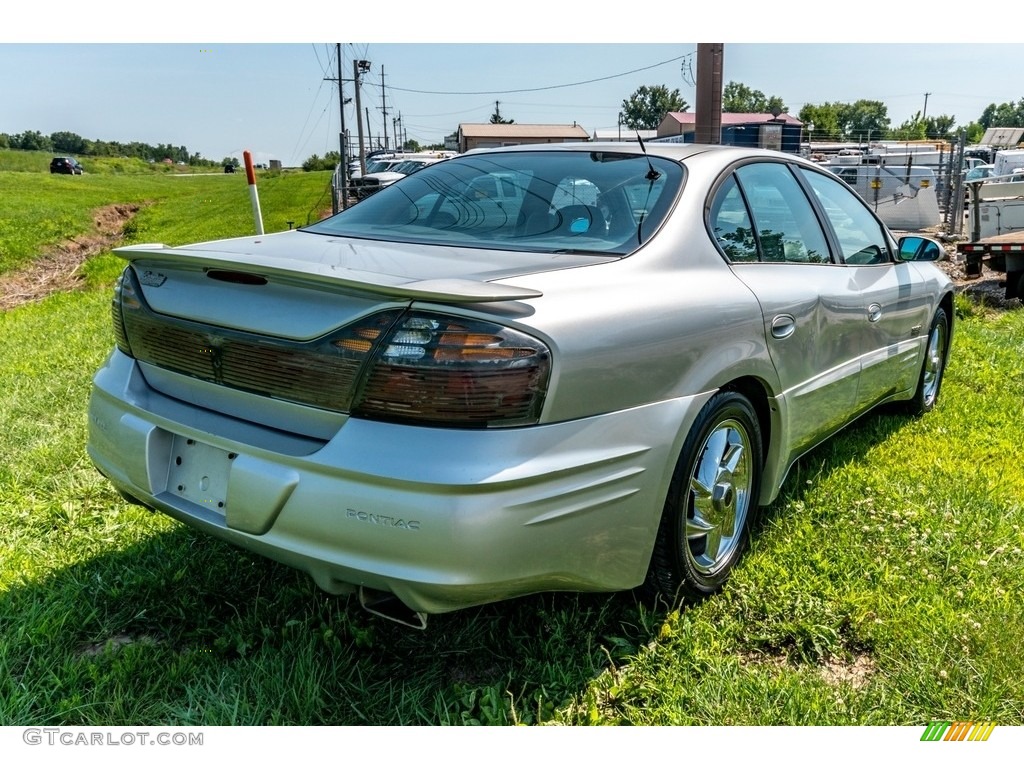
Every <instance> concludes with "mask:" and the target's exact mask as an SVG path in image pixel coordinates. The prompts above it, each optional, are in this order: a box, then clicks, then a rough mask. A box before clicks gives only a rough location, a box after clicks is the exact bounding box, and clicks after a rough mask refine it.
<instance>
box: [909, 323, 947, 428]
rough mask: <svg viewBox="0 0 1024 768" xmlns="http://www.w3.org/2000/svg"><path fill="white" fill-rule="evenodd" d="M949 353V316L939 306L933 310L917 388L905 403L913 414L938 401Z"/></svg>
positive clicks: (932, 405)
mask: <svg viewBox="0 0 1024 768" xmlns="http://www.w3.org/2000/svg"><path fill="white" fill-rule="evenodd" d="M948 354H949V316H948V315H947V314H946V310H944V309H943V308H942V307H939V308H938V309H937V310H935V317H933V318H932V324H931V327H930V328H929V329H928V341H927V343H926V345H925V352H924V363H922V364H921V374H920V375H919V376H918V379H917V390H916V391H915V392H914V397H913V398H912V399H911V400H910V402H909V403H908V405H907V408H908V410H909V411H910V413H911V414H912V415H914V416H923V415H924V414H926V413H928V412H929V411H931V410H932V409H933V408H934V407H935V404H936V403H937V402H938V401H939V391H940V390H941V389H942V377H943V374H945V372H946V357H947V355H948Z"/></svg>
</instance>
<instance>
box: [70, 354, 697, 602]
mask: <svg viewBox="0 0 1024 768" xmlns="http://www.w3.org/2000/svg"><path fill="white" fill-rule="evenodd" d="M702 404H703V399H698V398H680V399H676V400H670V401H665V402H661V403H656V404H653V405H648V406H644V407H641V408H636V409H631V410H629V411H623V412H618V413H610V414H604V415H600V416H594V417H591V418H587V419H580V420H576V421H571V422H565V423H560V424H551V425H543V426H537V427H530V428H522V429H503V430H455V429H433V428H419V427H410V426H403V425H394V424H385V423H378V422H370V421H364V420H359V419H348V420H347V421H345V422H344V424H343V425H342V426H341V428H340V429H339V430H338V431H337V433H336V434H335V435H334V436H333V437H332V438H331V439H330V440H328V441H326V442H324V441H311V440H306V439H304V438H299V437H296V436H290V435H285V434H282V433H276V432H273V431H272V430H266V429H263V428H261V427H258V426H256V425H253V424H251V423H247V422H243V421H241V420H237V419H228V418H227V417H224V416H222V415H218V414H214V413H212V412H209V411H205V410H202V409H199V408H196V407H193V406H189V405H187V404H185V403H183V402H181V401H179V400H172V399H170V398H166V397H164V396H162V395H160V394H159V393H157V392H154V391H153V390H151V389H150V388H149V387H148V386H147V385H146V383H145V380H144V379H143V377H142V374H141V373H140V372H139V369H138V367H137V366H136V365H135V363H134V361H132V360H131V359H130V358H127V357H126V356H124V355H122V354H121V353H120V352H117V351H115V352H114V353H113V354H112V355H111V357H110V359H109V360H108V362H107V363H106V364H105V365H104V366H103V367H102V368H101V369H100V371H99V372H98V373H97V375H96V378H95V380H94V387H93V392H92V396H91V400H90V404H89V443H88V450H89V454H90V456H91V457H92V460H93V461H94V463H95V464H96V466H97V467H98V468H99V470H100V471H101V472H103V474H104V475H106V476H107V477H108V478H109V479H110V481H111V482H112V483H113V484H114V486H115V487H117V488H118V489H119V490H120V491H122V492H123V493H125V494H127V495H128V496H131V497H133V498H135V499H137V500H138V501H140V502H141V503H143V504H145V505H147V506H151V507H153V508H155V509H158V510H160V511H162V512H164V513H166V514H168V515H170V516H172V517H174V518H176V519H178V520H180V521H182V522H184V523H187V524H188V525H190V526H193V527H195V528H197V529H199V530H202V531H205V532H207V533H209V534H212V535H214V536H216V537H218V538H221V539H223V540H225V541H228V542H231V543H233V544H236V545H238V546H241V547H244V548H246V549H248V550H251V551H253V552H256V553H258V554H261V555H264V556H266V557H269V558H271V559H274V560H277V561H279V562H282V563H285V564H288V565H290V566H293V567H295V568H298V569H300V570H302V571H305V572H307V573H308V574H310V575H311V576H312V577H313V579H314V580H315V581H316V582H317V584H318V585H319V586H320V587H322V588H323V589H325V590H327V591H329V592H335V593H341V592H346V591H350V590H351V589H352V588H353V587H356V586H365V587H368V588H371V589H374V590H380V591H384V592H390V593H393V594H394V595H395V596H397V597H398V598H399V599H400V600H401V601H402V602H403V603H404V604H405V605H406V606H408V607H409V608H411V609H412V610H414V611H423V612H426V613H440V612H444V611H449V610H453V609H457V608H461V607H467V606H471V605H476V604H481V603H486V602H491V601H494V600H500V599H504V598H509V597H514V596H518V595H524V594H529V593H532V592H538V591H549V590H562V589H571V590H581V591H608V590H618V589H628V588H630V587H633V586H636V585H637V584H639V583H640V582H642V580H643V578H644V576H645V574H646V570H647V566H648V563H649V559H650V554H651V550H652V547H653V542H654V538H655V535H656V532H657V527H658V522H659V518H660V515H661V509H662V506H663V504H664V498H665V493H666V489H667V487H668V482H669V479H670V477H671V473H672V471H673V469H674V465H675V460H676V457H677V455H678V450H679V444H680V443H681V437H680V436H681V435H682V434H684V433H685V430H686V429H688V427H689V424H690V421H691V420H692V418H693V415H694V414H695V413H696V410H698V409H699V407H700V406H701V405H702Z"/></svg>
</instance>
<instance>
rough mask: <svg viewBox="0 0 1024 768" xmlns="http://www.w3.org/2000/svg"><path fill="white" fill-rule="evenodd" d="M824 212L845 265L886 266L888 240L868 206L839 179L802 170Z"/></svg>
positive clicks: (888, 259)
mask: <svg viewBox="0 0 1024 768" xmlns="http://www.w3.org/2000/svg"><path fill="white" fill-rule="evenodd" d="M800 173H802V174H803V176H804V178H805V179H807V182H808V183H809V184H810V185H811V189H813V190H814V194H815V195H816V196H817V198H818V202H819V203H820V204H821V207H822V208H823V209H824V211H825V216H826V217H828V220H829V223H830V224H831V225H832V229H833V230H834V231H835V234H836V240H837V241H838V243H839V250H840V253H841V254H842V257H843V261H844V262H846V263H847V264H887V263H889V261H890V260H891V259H890V252H889V245H888V238H887V237H886V236H885V232H884V230H883V228H882V225H881V224H880V223H879V221H878V219H876V218H875V217H874V216H873V215H872V214H871V211H869V210H868V208H867V206H865V205H864V203H863V202H861V199H860V198H859V197H857V196H856V194H854V193H853V192H851V191H850V189H849V188H847V187H845V186H844V185H843V184H842V183H841V182H840V181H839V180H838V179H835V178H833V177H831V176H829V175H827V174H824V173H819V172H817V171H812V170H810V169H808V168H801V169H800Z"/></svg>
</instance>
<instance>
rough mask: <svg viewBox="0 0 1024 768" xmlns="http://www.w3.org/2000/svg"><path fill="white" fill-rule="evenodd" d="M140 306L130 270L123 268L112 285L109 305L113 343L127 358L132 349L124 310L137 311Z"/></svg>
mask: <svg viewBox="0 0 1024 768" xmlns="http://www.w3.org/2000/svg"><path fill="white" fill-rule="evenodd" d="M140 306H141V304H140V302H139V295H138V288H137V287H136V285H135V281H134V280H133V279H132V278H131V268H130V267H125V269H124V271H123V272H122V273H121V276H120V277H119V278H117V282H116V283H114V300H113V301H112V302H111V304H110V314H111V319H112V320H113V323H114V342H115V343H116V344H117V348H118V349H119V350H121V351H122V352H124V353H125V354H126V355H129V356H130V355H131V354H132V348H131V345H130V344H129V343H128V333H127V332H126V331H125V327H124V312H125V310H126V309H127V310H128V311H135V310H138V309H139V307H140Z"/></svg>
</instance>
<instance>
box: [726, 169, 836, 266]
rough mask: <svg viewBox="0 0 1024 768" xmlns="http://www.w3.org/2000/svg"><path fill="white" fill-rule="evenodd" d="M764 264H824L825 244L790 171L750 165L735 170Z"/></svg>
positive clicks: (805, 199) (799, 187)
mask: <svg viewBox="0 0 1024 768" xmlns="http://www.w3.org/2000/svg"><path fill="white" fill-rule="evenodd" d="M736 178H737V181H738V183H739V185H740V187H741V188H742V189H743V193H744V196H745V198H746V200H747V203H748V205H749V207H750V215H751V218H752V219H753V222H754V229H755V231H756V232H757V239H758V242H759V243H760V248H761V259H762V260H763V261H781V262H787V261H789V262H796V263H800V264H826V263H829V262H830V261H831V257H830V254H829V249H828V241H827V240H826V239H825V233H824V231H823V230H822V228H821V224H820V222H819V221H818V217H817V216H816V215H815V213H814V208H813V207H812V206H811V201H810V200H808V199H807V196H806V195H805V194H804V191H803V188H802V187H801V186H800V184H799V182H798V181H797V180H796V177H795V176H793V173H792V171H790V169H789V167H788V166H786V165H783V164H782V163H751V164H750V165H744V166H741V167H740V168H737V169H736Z"/></svg>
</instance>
